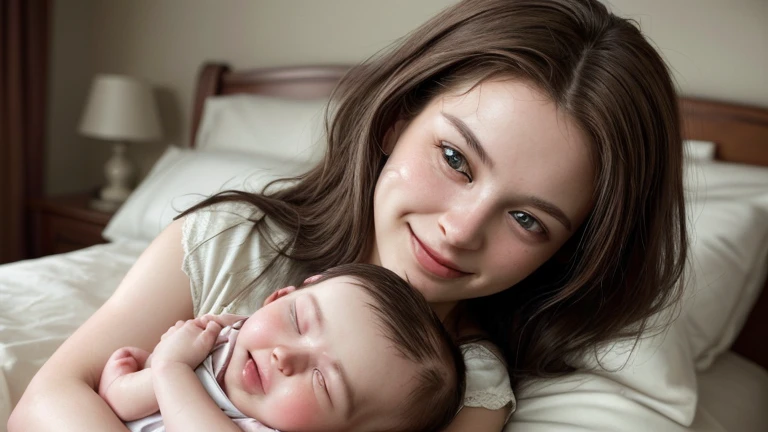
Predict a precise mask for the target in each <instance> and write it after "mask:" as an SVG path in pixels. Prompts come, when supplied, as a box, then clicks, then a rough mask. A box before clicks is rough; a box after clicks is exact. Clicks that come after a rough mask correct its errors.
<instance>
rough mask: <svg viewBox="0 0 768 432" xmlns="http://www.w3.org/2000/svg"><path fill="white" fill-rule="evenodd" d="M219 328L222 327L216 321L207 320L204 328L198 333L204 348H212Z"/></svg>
mask: <svg viewBox="0 0 768 432" xmlns="http://www.w3.org/2000/svg"><path fill="white" fill-rule="evenodd" d="M221 328H222V327H221V326H220V325H219V323H217V322H216V321H208V323H207V324H206V325H205V329H203V332H202V333H200V336H199V338H200V340H201V341H202V343H203V345H204V346H205V347H206V349H209V350H210V349H211V348H213V344H214V343H216V339H217V338H218V336H219V333H220V332H221Z"/></svg>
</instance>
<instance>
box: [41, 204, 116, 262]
mask: <svg viewBox="0 0 768 432" xmlns="http://www.w3.org/2000/svg"><path fill="white" fill-rule="evenodd" d="M92 198H93V196H92V194H89V193H82V194H71V195H60V196H51V197H43V198H37V199H33V200H31V201H30V202H29V209H30V211H31V214H32V215H33V219H32V220H33V226H34V229H35V235H34V239H35V240H34V244H33V245H32V248H31V250H32V252H33V254H34V256H35V257H40V256H44V255H51V254H57V253H63V252H70V251H73V250H77V249H82V248H84V247H88V246H92V245H95V244H99V243H106V242H107V241H106V240H104V238H103V237H101V231H102V230H104V227H105V226H107V223H108V222H109V219H110V218H112V215H113V213H106V212H103V211H99V210H94V209H92V208H90V207H89V206H88V202H89V201H90V200H91V199H92Z"/></svg>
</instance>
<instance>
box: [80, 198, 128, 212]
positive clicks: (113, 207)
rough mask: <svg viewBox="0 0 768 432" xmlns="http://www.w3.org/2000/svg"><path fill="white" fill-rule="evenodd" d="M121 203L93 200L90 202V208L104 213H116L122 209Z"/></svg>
mask: <svg viewBox="0 0 768 432" xmlns="http://www.w3.org/2000/svg"><path fill="white" fill-rule="evenodd" d="M120 204H122V203H119V202H114V201H106V200H103V199H100V198H93V199H92V200H90V201H89V202H88V206H89V207H90V208H92V209H94V210H98V211H101V212H104V213H114V212H116V211H117V209H118V208H120Z"/></svg>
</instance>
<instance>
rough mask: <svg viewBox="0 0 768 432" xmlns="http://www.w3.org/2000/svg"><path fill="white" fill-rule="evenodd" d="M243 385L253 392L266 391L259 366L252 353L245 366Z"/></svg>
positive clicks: (249, 391)
mask: <svg viewBox="0 0 768 432" xmlns="http://www.w3.org/2000/svg"><path fill="white" fill-rule="evenodd" d="M243 386H244V387H245V390H246V391H247V392H248V393H251V394H256V393H266V391H265V390H264V384H263V380H262V378H261V373H260V371H259V368H258V366H257V365H256V362H255V361H254V360H253V357H251V356H250V354H249V355H248V360H246V362H245V366H244V367H243Z"/></svg>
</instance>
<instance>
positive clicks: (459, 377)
mask: <svg viewBox="0 0 768 432" xmlns="http://www.w3.org/2000/svg"><path fill="white" fill-rule="evenodd" d="M311 279H312V280H310V281H309V282H308V283H305V284H304V285H303V286H302V287H301V288H300V289H297V288H295V287H286V288H282V289H280V290H278V291H276V292H274V293H273V294H271V295H270V296H269V297H268V298H267V299H266V300H265V301H264V306H263V307H262V308H261V309H259V310H258V311H256V312H255V313H254V314H253V315H251V316H250V317H236V318H235V319H236V320H233V319H232V317H233V316H224V317H222V316H219V317H217V316H213V315H206V316H202V317H198V318H196V319H194V320H189V321H186V322H183V321H179V322H178V323H177V324H176V325H175V326H173V327H171V328H170V329H169V330H168V331H167V332H166V333H165V334H164V335H163V337H162V339H161V341H160V343H159V344H158V345H157V346H156V347H155V350H154V351H153V353H152V355H151V356H150V355H149V353H147V352H146V351H143V350H140V349H138V348H132V347H128V348H121V349H119V350H117V351H116V352H115V353H114V354H112V356H111V357H110V358H109V360H108V361H107V364H106V366H105V368H104V371H103V373H102V376H101V381H100V384H99V394H100V395H101V397H103V398H104V400H106V402H107V403H108V404H109V405H110V406H111V407H112V409H113V410H114V411H115V413H116V414H117V415H118V416H119V417H120V418H121V419H122V420H123V421H124V422H126V426H128V428H129V429H130V430H132V431H163V430H165V427H166V426H167V427H168V428H169V429H173V430H230V429H234V430H246V431H260V430H266V431H269V430H281V431H297V432H298V431H374V430H393V431H395V430H399V431H437V430H440V429H442V428H443V427H445V426H446V425H447V424H448V423H449V422H450V420H451V419H452V418H453V415H454V414H455V413H456V411H457V410H458V409H459V404H460V402H461V400H462V395H463V389H464V366H463V360H462V357H461V353H460V351H459V350H458V348H457V347H456V346H455V345H454V344H453V343H452V341H451V338H450V336H449V335H448V334H447V332H446V331H445V330H444V329H443V327H442V325H441V323H440V321H439V319H438V318H437V317H436V316H435V314H434V313H433V312H432V310H431V309H430V307H429V305H428V304H427V302H426V301H425V300H424V299H423V298H422V297H421V295H420V294H419V293H418V292H417V291H416V290H414V289H412V288H411V287H410V286H409V285H408V284H407V283H406V282H405V281H403V280H402V279H401V278H400V277H398V276H397V275H395V274H394V273H392V272H390V271H389V270H386V269H384V268H382V267H378V266H373V265H368V264H350V265H344V266H339V267H335V268H333V269H331V270H329V271H327V272H325V273H323V274H322V275H320V276H319V277H315V278H311ZM227 322H229V323H232V325H226V326H224V327H223V328H222V324H227ZM150 364H151V365H150ZM228 428H229V429H228ZM238 428H239V429H238Z"/></svg>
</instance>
